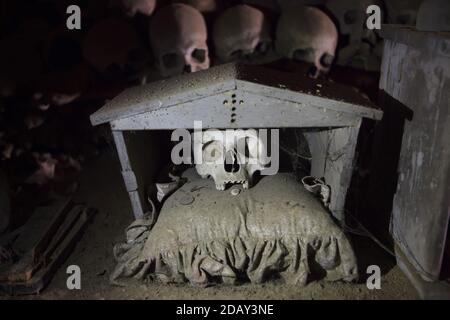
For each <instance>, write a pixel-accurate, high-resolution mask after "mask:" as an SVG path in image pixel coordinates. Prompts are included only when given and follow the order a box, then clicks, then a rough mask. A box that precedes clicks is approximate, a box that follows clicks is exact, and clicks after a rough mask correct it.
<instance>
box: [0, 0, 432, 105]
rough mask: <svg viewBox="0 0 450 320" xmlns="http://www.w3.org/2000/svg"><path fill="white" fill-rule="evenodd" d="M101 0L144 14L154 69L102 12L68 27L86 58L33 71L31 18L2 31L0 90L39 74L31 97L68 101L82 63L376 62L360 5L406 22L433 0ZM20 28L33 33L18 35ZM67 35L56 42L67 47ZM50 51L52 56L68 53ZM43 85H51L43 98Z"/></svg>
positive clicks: (138, 40)
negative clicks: (15, 29)
mask: <svg viewBox="0 0 450 320" xmlns="http://www.w3.org/2000/svg"><path fill="white" fill-rule="evenodd" d="M103 1H107V2H110V5H111V6H118V7H120V8H121V9H122V10H123V11H124V12H125V13H126V14H127V15H128V16H135V15H137V14H139V15H141V16H149V20H150V22H149V27H148V36H149V39H150V45H151V49H152V51H153V57H154V59H155V65H156V66H157V69H158V71H159V75H153V74H152V72H151V70H146V67H147V66H148V62H149V61H148V60H151V59H149V58H148V56H149V55H148V54H147V52H146V51H147V50H146V45H145V43H143V42H145V38H143V37H141V35H140V34H139V32H137V31H136V30H135V28H134V27H135V25H133V24H132V23H130V21H127V20H126V19H121V18H120V19H119V18H117V17H107V18H106V19H101V20H100V21H98V22H96V23H95V24H94V25H93V26H92V27H91V28H89V29H88V30H87V31H83V33H84V34H83V39H82V40H80V39H76V38H77V37H76V36H68V37H67V39H68V42H69V43H70V42H72V43H73V44H74V50H72V51H71V52H72V53H73V52H75V51H77V50H79V51H80V55H82V57H83V59H84V60H85V61H86V62H87V64H83V63H82V64H77V65H75V64H74V65H71V66H70V68H66V69H64V70H63V71H62V72H59V71H60V70H57V71H55V72H52V73H48V74H46V77H44V79H43V80H41V78H40V77H39V76H40V74H41V73H43V68H44V66H43V65H42V62H41V61H40V57H39V53H37V52H36V50H35V47H36V46H35V45H34V43H33V42H38V41H40V39H38V37H37V36H36V37H34V36H33V34H34V33H36V34H38V32H36V30H43V29H45V28H48V26H46V25H45V23H44V24H43V23H39V21H37V22H36V21H33V22H32V23H29V25H28V26H24V28H23V31H20V30H19V33H21V34H19V37H18V36H17V35H16V34H15V35H12V36H11V37H9V39H8V37H6V38H3V39H2V47H4V48H5V50H3V51H2V52H0V69H1V70H2V72H1V73H2V74H3V75H4V76H2V75H1V74H0V95H2V96H5V95H11V94H12V92H13V90H14V86H15V85H21V84H22V83H26V82H38V84H39V85H40V87H43V88H40V90H38V91H37V92H36V95H35V98H36V100H39V101H43V102H42V103H40V104H42V105H43V106H44V107H45V105H46V103H50V104H55V105H61V104H67V103H70V102H72V101H74V100H75V99H77V98H78V97H79V96H80V92H81V91H82V90H86V88H87V87H88V86H89V85H90V84H89V83H88V82H89V81H90V80H91V79H92V76H90V75H89V74H88V68H87V67H88V66H90V67H93V68H94V69H95V70H96V71H97V72H98V73H100V74H103V75H105V74H106V76H105V77H104V78H106V79H108V78H109V79H111V78H114V76H115V75H116V74H118V73H117V72H115V71H117V70H120V71H121V73H120V72H119V74H130V75H136V74H137V78H138V79H142V78H144V77H146V76H147V77H150V78H151V80H155V79H158V78H159V77H161V76H162V77H169V76H173V75H177V74H180V73H182V72H186V71H187V72H195V71H198V70H204V69H207V68H209V66H210V65H212V64H216V63H225V62H230V61H236V60H241V61H242V60H244V61H246V62H250V63H265V62H270V61H272V60H276V59H278V58H280V57H285V58H289V59H294V60H303V61H306V62H309V63H311V64H313V65H314V67H315V69H313V70H314V71H315V72H314V74H315V75H318V74H319V72H327V71H328V70H329V69H330V66H331V65H332V63H333V62H334V63H337V64H340V65H344V66H352V67H357V68H362V69H366V70H375V71H376V70H378V68H379V64H380V61H381V55H382V42H381V41H380V39H379V37H378V36H377V35H376V33H375V32H374V31H371V30H367V29H366V28H365V27H364V25H365V23H364V22H365V19H366V17H367V15H366V8H367V7H368V6H369V5H371V4H377V5H379V6H380V7H381V8H382V9H384V13H385V14H384V21H387V22H391V23H403V24H414V23H415V20H416V15H417V12H418V8H419V6H420V4H421V3H422V1H426V2H429V1H439V0H389V1H384V0H240V1H238V0H236V1H228V2H226V1H223V0H222V1H221V0H159V1H156V0H103ZM62 2H63V1H62ZM99 2H101V1H99ZM230 3H234V4H233V5H231V6H230ZM235 3H239V4H235ZM304 5H310V7H306V6H304ZM319 8H320V9H319ZM205 17H207V18H211V17H212V19H205ZM205 20H206V21H205ZM207 22H208V23H207ZM208 27H209V28H208ZM66 31H67V30H66ZM23 34H26V36H25V37H26V38H27V39H30V38H31V39H32V41H24V40H22V39H21V37H22V35H23ZM30 34H31V36H30ZM338 35H339V36H338ZM66 36H67V32H56V33H55V34H54V35H52V36H51V37H50V39H49V40H48V41H47V42H49V43H50V44H51V43H57V42H58V41H59V40H60V39H63V38H64V37H66ZM67 39H66V40H67ZM66 40H65V39H63V41H62V43H61V47H65V48H67V47H68V46H67V41H66ZM338 40H339V41H338ZM64 41H66V42H64ZM77 41H79V42H81V44H79V46H80V49H77V48H75V47H76V46H77V45H78V44H77ZM211 45H212V47H211ZM44 47H46V48H48V50H47V51H48V52H50V53H46V54H45V55H46V56H47V57H46V59H47V60H49V61H52V60H58V59H53V56H52V54H51V51H52V50H51V49H52V48H53V47H55V46H52V45H46V44H45V45H44ZM337 47H338V48H339V49H338V50H336V48H337ZM211 49H212V50H211ZM56 52H57V53H56V56H65V57H66V56H67V54H65V53H64V52H62V53H61V52H58V51H56ZM11 61H16V63H11ZM4 70H6V72H4ZM149 74H151V75H150V76H148V75H149ZM73 79H76V80H75V81H74V80H73ZM47 87H48V88H47ZM51 91H54V92H51ZM47 92H50V93H51V94H50V97H48V98H45V95H46V94H47ZM47 95H48V94H47ZM43 97H44V98H43ZM46 101H47V102H46Z"/></svg>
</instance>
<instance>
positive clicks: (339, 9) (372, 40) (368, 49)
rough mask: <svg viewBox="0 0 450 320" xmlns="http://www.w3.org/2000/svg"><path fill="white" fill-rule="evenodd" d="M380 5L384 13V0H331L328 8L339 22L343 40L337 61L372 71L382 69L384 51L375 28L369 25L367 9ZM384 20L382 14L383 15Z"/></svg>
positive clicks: (328, 2) (327, 4)
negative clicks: (382, 53)
mask: <svg viewBox="0 0 450 320" xmlns="http://www.w3.org/2000/svg"><path fill="white" fill-rule="evenodd" d="M370 5H378V6H379V7H380V9H381V10H382V13H383V8H384V7H383V2H382V1H381V0H328V1H327V3H326V6H327V8H328V9H329V10H330V12H331V13H332V14H333V16H334V17H335V18H336V20H337V21H338V23H339V31H340V33H341V36H342V37H341V43H342V45H343V48H342V49H341V50H340V51H339V58H338V60H337V63H338V64H339V65H347V66H352V67H356V68H360V69H365V70H369V71H375V70H379V67H380V62H381V50H379V48H380V46H379V39H378V37H377V34H376V33H375V31H374V30H369V29H367V27H366V22H367V17H368V15H367V13H366V11H367V8H368V7H369V6H370ZM382 19H383V17H382Z"/></svg>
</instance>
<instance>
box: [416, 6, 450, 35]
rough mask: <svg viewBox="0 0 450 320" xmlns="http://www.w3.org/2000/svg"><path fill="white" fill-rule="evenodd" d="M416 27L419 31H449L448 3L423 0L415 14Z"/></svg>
mask: <svg viewBox="0 0 450 320" xmlns="http://www.w3.org/2000/svg"><path fill="white" fill-rule="evenodd" d="M416 27H417V30H420V31H436V32H447V31H450V2H449V1H448V0H425V1H424V2H423V3H422V4H421V6H420V8H419V11H418V12H417V23H416Z"/></svg>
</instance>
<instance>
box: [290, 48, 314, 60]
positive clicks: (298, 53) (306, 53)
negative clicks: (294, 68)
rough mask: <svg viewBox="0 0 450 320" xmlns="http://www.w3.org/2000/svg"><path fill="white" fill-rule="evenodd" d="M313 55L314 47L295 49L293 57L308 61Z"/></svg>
mask: <svg viewBox="0 0 450 320" xmlns="http://www.w3.org/2000/svg"><path fill="white" fill-rule="evenodd" d="M313 56H314V49H312V48H308V49H297V50H295V51H294V54H293V59H294V60H299V61H310V59H311V57H313Z"/></svg>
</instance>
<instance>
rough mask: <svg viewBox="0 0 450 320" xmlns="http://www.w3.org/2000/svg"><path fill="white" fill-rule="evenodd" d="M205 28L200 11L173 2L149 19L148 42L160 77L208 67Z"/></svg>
mask: <svg viewBox="0 0 450 320" xmlns="http://www.w3.org/2000/svg"><path fill="white" fill-rule="evenodd" d="M206 40H207V30H206V24H205V20H204V19H203V16H202V14H201V13H200V12H199V11H198V10H197V9H195V8H193V7H191V6H188V5H185V4H182V3H176V4H172V5H168V6H166V7H164V8H162V9H161V10H159V11H158V12H156V13H155V15H154V16H153V19H152V21H151V23H150V42H151V45H152V48H153V52H154V56H155V60H156V65H157V68H158V69H159V71H160V73H161V75H162V76H163V77H170V76H175V75H178V74H181V73H183V71H187V72H196V71H200V70H205V69H208V68H209V50H208V46H207V44H206Z"/></svg>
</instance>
